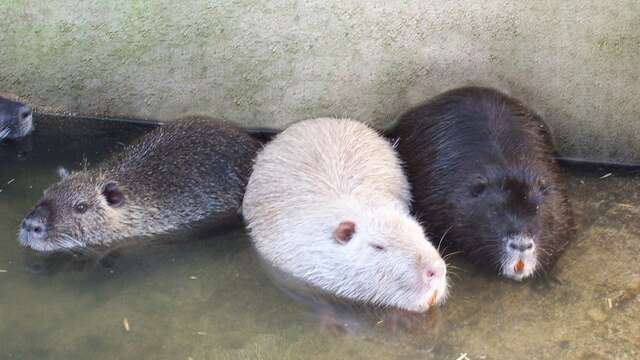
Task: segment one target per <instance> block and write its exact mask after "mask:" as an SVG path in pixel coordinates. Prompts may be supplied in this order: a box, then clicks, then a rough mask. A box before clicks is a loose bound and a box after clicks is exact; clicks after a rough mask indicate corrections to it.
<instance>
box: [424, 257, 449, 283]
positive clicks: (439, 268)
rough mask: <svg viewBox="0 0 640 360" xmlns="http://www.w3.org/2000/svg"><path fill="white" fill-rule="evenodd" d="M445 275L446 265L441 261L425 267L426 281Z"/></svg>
mask: <svg viewBox="0 0 640 360" xmlns="http://www.w3.org/2000/svg"><path fill="white" fill-rule="evenodd" d="M446 273H447V265H446V264H445V263H444V261H442V260H438V261H436V262H434V263H433V264H430V265H427V269H426V270H425V276H426V279H427V281H429V280H431V279H437V278H440V277H443V276H445V274H446Z"/></svg>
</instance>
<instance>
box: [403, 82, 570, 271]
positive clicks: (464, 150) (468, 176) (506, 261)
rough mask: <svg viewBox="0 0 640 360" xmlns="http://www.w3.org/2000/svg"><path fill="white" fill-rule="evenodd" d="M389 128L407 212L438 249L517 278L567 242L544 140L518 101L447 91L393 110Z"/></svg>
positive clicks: (561, 189)
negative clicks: (402, 166)
mask: <svg viewBox="0 0 640 360" xmlns="http://www.w3.org/2000/svg"><path fill="white" fill-rule="evenodd" d="M391 134H392V136H393V137H396V138H397V139H398V142H399V143H398V152H399V153H400V157H401V158H402V160H403V161H404V162H405V163H406V168H407V173H408V176H409V182H410V183H411V186H412V189H413V195H414V210H415V213H416V215H417V217H418V218H419V219H421V220H422V221H424V222H425V224H426V227H427V233H429V235H430V236H432V239H441V238H442V239H443V245H445V247H447V246H446V245H451V246H448V248H449V249H455V248H457V249H459V250H461V251H462V252H463V253H465V254H466V256H467V257H468V258H469V259H470V260H471V261H472V262H474V263H476V264H478V265H480V266H484V267H485V268H489V269H493V270H495V271H498V272H499V273H501V274H502V275H504V276H506V277H508V278H511V279H515V280H522V279H525V278H527V277H530V276H532V275H534V274H536V273H540V272H545V271H546V270H547V269H549V267H550V266H551V265H552V264H553V263H554V262H555V260H556V259H557V257H558V256H559V255H560V254H561V253H562V251H563V250H564V249H565V247H566V246H567V244H569V242H570V240H571V239H572V237H573V230H572V229H573V220H572V215H571V210H570V206H569V203H568V200H567V195H566V191H565V184H564V181H563V179H562V178H561V177H560V175H559V167H558V165H557V163H556V161H555V160H554V156H553V155H554V147H553V144H552V142H551V136H550V134H549V133H548V130H547V127H546V125H545V124H544V122H543V121H542V119H541V118H540V117H539V116H538V115H536V114H535V113H534V112H533V111H531V110H530V109H528V108H527V107H525V106H524V105H523V104H522V103H520V102H519V101H518V100H515V99H513V98H510V97H508V96H506V95H504V94H502V93H500V92H498V91H496V90H494V89H490V88H481V87H467V88H460V89H456V90H452V91H449V92H446V93H444V94H442V95H440V96H437V97H436V98H434V99H432V100H430V101H428V102H427V103H425V104H423V105H420V106H418V107H416V108H414V109H412V110H410V111H408V112H407V113H405V114H404V115H402V116H401V117H400V119H399V121H398V122H397V124H396V125H395V127H394V128H393V129H392V130H391ZM443 248H444V247H443Z"/></svg>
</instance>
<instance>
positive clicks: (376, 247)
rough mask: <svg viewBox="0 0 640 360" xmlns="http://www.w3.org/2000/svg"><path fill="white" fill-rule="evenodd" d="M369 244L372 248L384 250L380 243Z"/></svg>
mask: <svg viewBox="0 0 640 360" xmlns="http://www.w3.org/2000/svg"><path fill="white" fill-rule="evenodd" d="M371 246H372V247H373V248H374V249H376V250H378V251H383V250H384V246H382V245H377V244H371Z"/></svg>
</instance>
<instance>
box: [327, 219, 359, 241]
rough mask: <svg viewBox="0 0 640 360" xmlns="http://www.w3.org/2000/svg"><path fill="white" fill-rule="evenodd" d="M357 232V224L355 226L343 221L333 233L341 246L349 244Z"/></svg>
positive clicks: (350, 222)
mask: <svg viewBox="0 0 640 360" xmlns="http://www.w3.org/2000/svg"><path fill="white" fill-rule="evenodd" d="M355 232H356V224H354V223H353V222H352V221H343V222H341V223H340V225H338V227H337V228H336V230H335V231H334V232H333V237H334V238H335V239H336V241H337V242H339V243H340V244H346V243H348V242H349V240H351V238H352V237H353V234H354V233H355Z"/></svg>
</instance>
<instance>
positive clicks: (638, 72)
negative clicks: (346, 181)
mask: <svg viewBox="0 0 640 360" xmlns="http://www.w3.org/2000/svg"><path fill="white" fill-rule="evenodd" d="M0 14H3V15H2V23H1V24H2V25H0V29H1V30H2V31H0V92H1V91H8V92H13V93H16V94H18V95H21V96H24V97H25V98H26V99H27V100H28V101H29V102H30V103H31V104H32V105H34V106H36V107H40V108H42V109H47V110H52V109H53V110H54V111H68V112H78V113H98V114H109V115H128V116H136V117H147V118H160V119H171V118H172V117H175V116H178V115H180V114H182V113H185V112H192V113H193V112H199V113H207V114H212V115H216V116H219V117H224V118H226V119H229V120H232V121H234V122H237V123H240V124H243V125H246V126H278V127H282V126H285V125H286V124H289V123H292V122H294V121H297V120H300V119H304V118H308V117H313V116H320V115H337V116H350V117H355V118H358V119H360V120H363V121H367V122H370V123H372V124H374V125H376V126H385V125H388V124H389V122H390V121H391V120H392V119H393V118H395V117H396V116H397V115H399V114H400V113H401V112H402V111H403V110H406V109H407V108H408V107H410V106H411V105H414V104H416V103H419V102H421V101H423V100H424V99H426V98H428V97H430V96H432V95H435V94H437V93H439V92H441V91H443V90H445V89H448V88H452V87H455V86H459V85H464V84H482V85H490V86H495V87H498V88H500V89H502V90H503V91H506V92H508V93H510V94H512V95H514V96H517V97H520V98H521V99H523V100H524V101H525V102H528V103H529V104H530V105H531V106H532V107H533V108H534V109H536V110H538V112H540V113H541V114H542V115H543V116H544V117H546V119H547V121H548V122H549V124H550V126H551V128H552V130H553V132H554V136H555V138H556V142H557V143H558V144H559V146H560V148H561V152H562V154H563V155H564V156H568V157H577V158H587V159H592V160H601V161H602V160H613V161H619V162H637V163H640V141H638V140H639V139H640V120H639V119H638V117H639V116H638V115H639V114H640V84H639V83H638V80H639V77H640V66H639V64H640V56H639V55H640V1H637V0H628V1H603V0H581V1H577V0H576V1H564V0H547V1H543V0H540V1H501V0H485V1H478V0H458V1H444V0H439V1H435V0H433V1H429V0H422V1H409V0H386V1H384V2H383V1H357V0H341V1H338V0H328V1H322V0H307V1H302V0H301V1H297V0H273V1H249V0H237V1H229V0H226V1H210V2H207V1H175V0H171V1H168V0H160V1H140V0H109V1H101V0H48V1H41V0H32V1H29V0H3V1H0Z"/></svg>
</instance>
